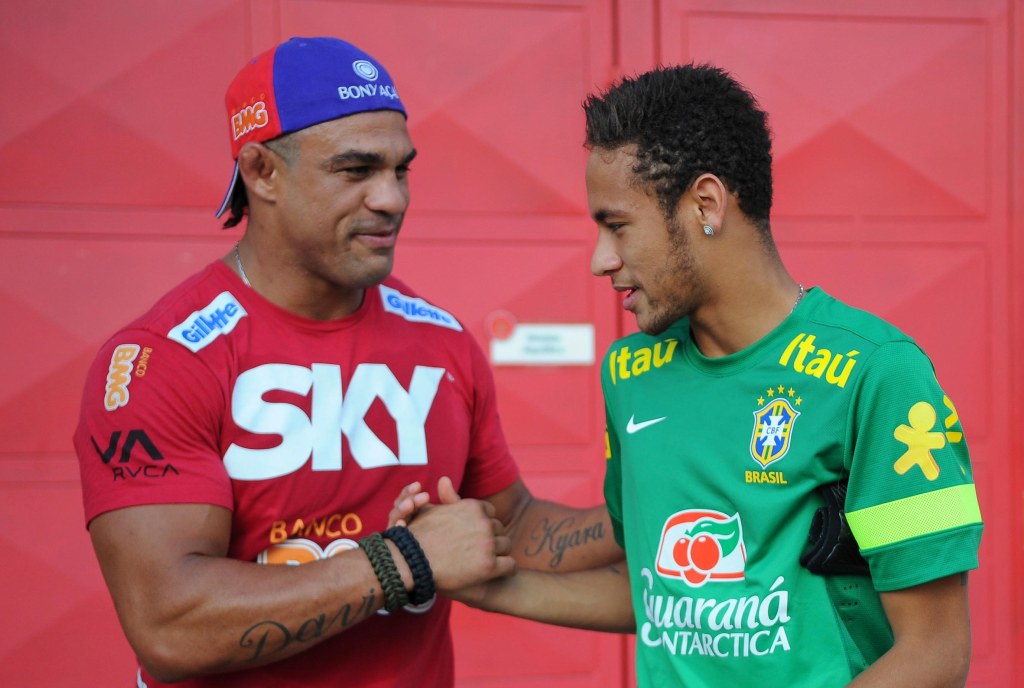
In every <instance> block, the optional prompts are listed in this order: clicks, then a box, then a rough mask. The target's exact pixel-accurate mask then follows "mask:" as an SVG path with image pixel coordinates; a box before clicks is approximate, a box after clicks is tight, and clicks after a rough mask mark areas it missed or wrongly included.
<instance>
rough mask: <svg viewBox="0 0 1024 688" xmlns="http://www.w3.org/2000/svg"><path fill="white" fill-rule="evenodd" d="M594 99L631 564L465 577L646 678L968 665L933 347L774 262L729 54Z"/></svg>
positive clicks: (679, 681) (963, 670)
mask: <svg viewBox="0 0 1024 688" xmlns="http://www.w3.org/2000/svg"><path fill="white" fill-rule="evenodd" d="M585 110H586V115H587V145H588V147H589V149H590V151H591V153H590V158H589V161H588V163H587V172H586V181H587V193H588V200H589V206H590V212H591V215H592V216H593V218H594V220H595V221H596V223H597V225H598V238H597V245H596V248H595V250H594V255H593V258H592V263H591V269H592V270H593V272H594V274H595V275H597V276H601V277H609V278H610V279H611V283H612V286H613V287H614V288H615V289H616V290H617V291H619V292H622V293H623V295H624V300H623V306H624V308H626V310H629V311H630V312H632V313H633V314H634V315H635V316H636V321H637V325H638V327H639V329H640V330H641V332H639V333H637V334H634V335H631V336H628V337H625V338H624V339H621V340H619V341H617V342H616V343H614V344H613V345H612V347H611V348H610V350H609V351H608V353H607V354H606V356H605V358H604V361H603V366H602V383H603V388H604V395H605V407H606V416H607V440H608V441H607V447H608V456H607V458H608V461H607V477H606V481H605V498H606V501H607V506H608V511H609V513H610V515H611V520H612V524H613V528H614V530H615V536H616V539H617V541H618V543H619V544H620V545H621V546H622V547H623V548H624V550H625V555H626V567H625V568H626V569H628V571H624V570H622V567H616V568H611V569H602V570H592V571H586V572H579V573H574V574H554V575H545V574H537V573H535V572H530V571H523V572H520V573H519V574H517V575H516V576H514V577H512V578H509V579H505V580H502V581H499V582H498V583H496V584H493V585H491V584H488V585H487V586H486V587H482V588H476V589H474V590H471V591H466V594H465V596H464V598H463V599H464V601H467V602H468V603H470V604H473V605H476V606H480V607H482V608H485V609H490V610H493V611H501V612H505V613H511V614H516V615H519V616H524V617H527V618H533V619H537V620H541V621H546V622H549V623H557V624H562V625H570V626H578V627H583V628H597V629H604V630H619V631H624V630H626V631H628V630H635V632H636V633H637V643H636V646H637V658H636V659H637V670H636V673H637V679H638V682H639V684H640V685H641V686H652V687H660V686H670V685H683V686H687V688H712V687H714V688H718V687H721V686H758V688H769V687H771V686H801V687H802V688H806V687H809V686H820V687H822V688H825V687H834V686H843V685H847V684H849V685H851V686H857V687H858V688H867V687H870V686H913V687H914V688H923V687H926V686H962V685H963V684H964V682H965V680H966V675H967V669H968V665H969V661H970V640H971V636H970V626H969V618H968V602H967V574H966V571H968V570H969V569H973V568H976V567H977V565H978V559H977V552H978V545H979V541H980V537H981V531H982V522H981V516H980V511H979V508H978V502H977V497H976V494H975V489H974V483H973V480H972V477H971V468H970V462H969V458H968V452H967V445H966V443H965V441H964V437H963V431H962V429H961V426H960V423H959V420H958V417H957V413H956V410H955V408H954V406H953V403H952V401H951V400H950V399H949V397H947V396H946V395H945V394H944V393H943V391H942V388H941V387H940V386H939V383H938V382H937V381H936V378H935V374H934V372H933V368H932V365H931V363H930V361H929V360H928V358H927V357H926V356H925V354H924V353H923V352H922V351H921V349H920V348H919V347H918V346H917V345H916V344H915V343H914V341H913V340H912V339H911V338H909V337H908V336H906V335H905V334H903V333H902V332H900V331H899V330H897V329H896V328H895V327H893V326H891V325H889V324H887V323H885V322H884V321H882V320H880V319H879V318H877V317H875V316H872V315H870V314H868V313H865V312H863V311H860V310H857V309H854V308H851V307H849V306H846V305H844V304H843V303H841V302H839V301H837V300H836V299H834V298H833V297H832V296H830V295H828V294H827V293H825V291H823V290H822V289H820V288H817V287H813V288H810V287H807V286H806V285H804V284H801V283H798V282H797V281H796V280H794V279H793V278H792V277H791V276H790V275H789V273H788V272H787V270H786V268H785V266H784V265H783V263H782V261H781V259H780V257H779V254H778V251H777V250H776V247H775V243H774V241H773V239H772V234H771V230H770V225H769V212H770V209H771V203H772V173H771V160H772V157H771V138H770V132H769V129H768V126H767V122H766V119H767V117H766V115H765V113H764V112H763V111H762V110H760V109H759V106H758V104H757V102H756V101H755V99H754V98H753V96H752V95H751V94H750V93H749V92H747V91H746V90H745V89H744V88H743V87H742V86H741V85H739V84H738V83H737V82H736V81H735V80H734V79H733V78H731V77H730V76H729V75H728V74H727V73H726V72H724V71H723V70H721V69H717V68H714V67H710V66H694V65H688V66H682V67H671V68H664V69H657V70H654V71H652V72H649V73H646V74H643V75H640V76H638V77H636V78H627V79H625V80H623V81H622V82H620V83H619V84H617V85H616V86H614V87H613V88H611V89H610V90H609V91H607V92H605V93H602V94H599V95H595V96H591V97H590V98H589V99H588V100H587V102H586V104H585ZM407 496H408V495H404V496H403V498H404V497H407ZM401 505H402V500H400V502H399V506H400V507H401ZM844 507H845V516H844V512H843V508H844ZM398 511H401V509H398ZM812 525H813V527H812ZM809 530H810V531H811V538H809V537H808V532H809ZM851 533H852V537H851V536H850V534H851ZM865 561H866V563H865Z"/></svg>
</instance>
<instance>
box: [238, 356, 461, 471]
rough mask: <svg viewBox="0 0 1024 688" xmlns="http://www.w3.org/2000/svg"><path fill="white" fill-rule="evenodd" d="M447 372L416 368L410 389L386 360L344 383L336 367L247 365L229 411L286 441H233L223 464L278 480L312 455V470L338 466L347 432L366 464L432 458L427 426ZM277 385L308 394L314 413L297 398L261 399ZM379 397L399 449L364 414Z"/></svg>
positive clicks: (247, 425)
mask: <svg viewBox="0 0 1024 688" xmlns="http://www.w3.org/2000/svg"><path fill="white" fill-rule="evenodd" d="M443 375H444V369H443V368H429V367H427V366H416V370H415V371H414V372H413V375H412V380H411V381H410V383H409V389H405V388H404V387H403V386H402V385H401V383H399V382H398V380H397V379H396V378H395V376H394V374H393V373H392V372H391V370H390V369H389V368H388V367H387V366H386V365H382V364H376V363H362V364H360V365H359V366H358V367H357V368H356V369H355V372H353V373H352V377H351V379H349V380H348V381H347V385H346V386H345V388H344V389H343V388H342V379H341V367H340V366H337V365H330V364H326V363H314V364H313V365H312V366H311V367H309V368H306V367H304V366H297V365H287V364H283V363H268V364H266V365H261V366H259V367H256V368H252V369H251V370H247V371H245V372H244V373H242V374H241V375H239V376H238V379H237V380H236V381H235V387H234V390H233V391H232V394H231V416H232V418H233V419H234V421H235V424H236V425H238V427H240V428H242V429H243V430H247V431H249V432H251V433H254V434H257V435H278V436H280V438H281V442H280V443H279V444H278V445H277V446H274V447H270V448H268V449H250V448H248V447H243V446H240V445H238V444H232V445H231V446H230V447H228V450H227V452H226V453H225V454H224V467H225V468H226V469H227V472H228V475H230V476H231V477H232V478H233V479H235V480H266V479H269V478H279V477H281V476H282V475H288V474H289V473H294V472H295V471H297V470H299V469H300V468H302V467H303V466H305V465H306V463H307V462H309V461H312V466H311V467H312V469H313V470H314V471H340V470H341V469H342V465H341V436H342V435H344V436H345V438H346V439H347V440H348V445H349V448H350V449H351V451H352V458H353V459H354V460H355V462H356V463H358V464H359V465H360V466H362V467H363V468H381V467H384V466H397V465H400V464H401V465H423V464H426V463H427V438H426V431H425V430H424V424H425V423H426V420H427V416H428V415H429V414H430V409H431V407H432V406H433V403H434V397H435V396H436V395H437V389H438V385H439V384H440V382H441V377H442V376H443ZM274 390H281V391H284V392H292V393H294V394H298V395H301V396H307V395H309V396H310V400H311V413H310V414H309V415H308V416H307V415H306V412H305V411H303V410H302V409H300V408H298V407H297V406H295V405H293V404H289V403H287V402H272V401H267V400H265V399H264V398H263V397H264V395H266V394H267V393H268V392H271V391H274ZM377 399H380V400H381V402H383V404H384V406H385V408H387V410H388V412H389V413H390V414H391V417H392V418H394V419H395V425H396V429H397V436H398V453H397V454H395V452H393V451H392V450H391V449H390V448H389V447H388V446H387V445H386V444H384V442H382V441H381V440H380V438H378V437H377V435H375V434H374V433H373V431H372V430H371V429H370V427H369V426H368V425H367V424H366V421H365V420H364V418H365V416H366V413H367V412H368V411H369V410H370V406H371V405H372V404H373V403H374V402H375V401H376V400H377Z"/></svg>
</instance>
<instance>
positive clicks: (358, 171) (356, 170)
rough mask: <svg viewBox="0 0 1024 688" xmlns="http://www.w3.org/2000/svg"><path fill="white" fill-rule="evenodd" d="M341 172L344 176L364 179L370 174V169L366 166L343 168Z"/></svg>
mask: <svg viewBox="0 0 1024 688" xmlns="http://www.w3.org/2000/svg"><path fill="white" fill-rule="evenodd" d="M341 171H342V172H344V173H345V174H350V175H352V176H353V177H365V176H367V175H369V174H370V168H369V167H367V166H366V165H360V166H359V167H345V168H343V169H342V170H341Z"/></svg>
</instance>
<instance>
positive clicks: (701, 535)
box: [655, 509, 747, 588]
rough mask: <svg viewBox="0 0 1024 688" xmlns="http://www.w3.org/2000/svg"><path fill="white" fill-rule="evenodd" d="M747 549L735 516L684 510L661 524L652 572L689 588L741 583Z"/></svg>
mask: <svg viewBox="0 0 1024 688" xmlns="http://www.w3.org/2000/svg"><path fill="white" fill-rule="evenodd" d="M746 561H747V549H746V547H745V546H744V544H743V524H742V522H741V521H740V515H739V514H738V513H736V514H733V515H732V516H729V515H727V514H723V513H722V512H721V511H714V510H712V509H686V510H685V511H679V512H677V513H675V514H673V515H672V516H669V518H668V519H667V520H666V521H665V526H664V527H663V528H662V530H661V542H660V543H659V545H658V557H657V561H656V562H655V570H656V571H657V572H658V575H659V576H661V577H663V578H671V579H682V580H683V581H684V582H685V583H686V584H687V585H689V586H690V587H692V588H699V587H701V586H702V585H704V584H705V583H707V582H708V581H711V582H730V581H741V580H743V570H744V566H745V565H746Z"/></svg>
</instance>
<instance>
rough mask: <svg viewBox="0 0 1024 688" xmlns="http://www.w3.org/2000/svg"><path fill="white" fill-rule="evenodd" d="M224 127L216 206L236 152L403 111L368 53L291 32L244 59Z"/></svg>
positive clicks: (234, 181)
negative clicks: (226, 138) (364, 116)
mask: <svg viewBox="0 0 1024 688" xmlns="http://www.w3.org/2000/svg"><path fill="white" fill-rule="evenodd" d="M225 103H226V105H227V109H228V132H229V135H230V137H231V157H233V158H234V159H235V171H234V173H233V174H232V176H231V185H230V186H229V187H228V192H227V194H225V196H224V202H223V203H221V206H220V209H219V210H218V211H217V217H220V216H221V215H223V214H224V212H225V211H226V210H227V209H228V208H229V207H230V206H231V199H232V197H233V196H234V194H235V191H236V190H237V188H238V187H239V184H240V183H241V179H240V178H239V173H238V154H239V151H241V150H242V146H244V145H245V144H246V143H249V142H250V141H256V142H262V141H269V140H271V139H274V138H277V137H278V136H282V135H283V134H288V133H291V132H293V131H298V130H300V129H305V128H306V127H311V126H313V125H314V124H320V123H321V122H327V121H330V120H332V119H338V118H339V117H347V116H348V115H354V114H356V113H358V112H368V111H372V110H395V111H397V112H401V113H402V114H403V115H405V114H406V112H405V106H404V105H402V101H401V100H400V99H399V97H398V91H396V90H395V82H394V81H392V79H391V76H390V75H389V74H388V73H387V70H385V69H384V67H383V65H381V64H380V62H378V61H377V60H375V59H374V58H373V57H371V56H370V55H368V54H367V53H365V52H363V51H362V50H360V49H359V48H357V47H356V46H354V45H352V44H351V43H348V42H346V41H343V40H341V39H339V38H330V37H318V38H291V39H289V40H287V41H285V42H284V43H281V44H280V45H278V46H276V47H274V48H271V49H270V50H268V51H266V52H264V53H260V54H259V55H257V56H256V57H254V58H253V59H252V60H250V61H249V63H248V64H247V65H245V67H243V68H242V70H241V71H240V72H238V74H237V75H236V76H235V78H234V80H233V81H232V82H231V85H230V86H228V92H227V96H226V98H225Z"/></svg>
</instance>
